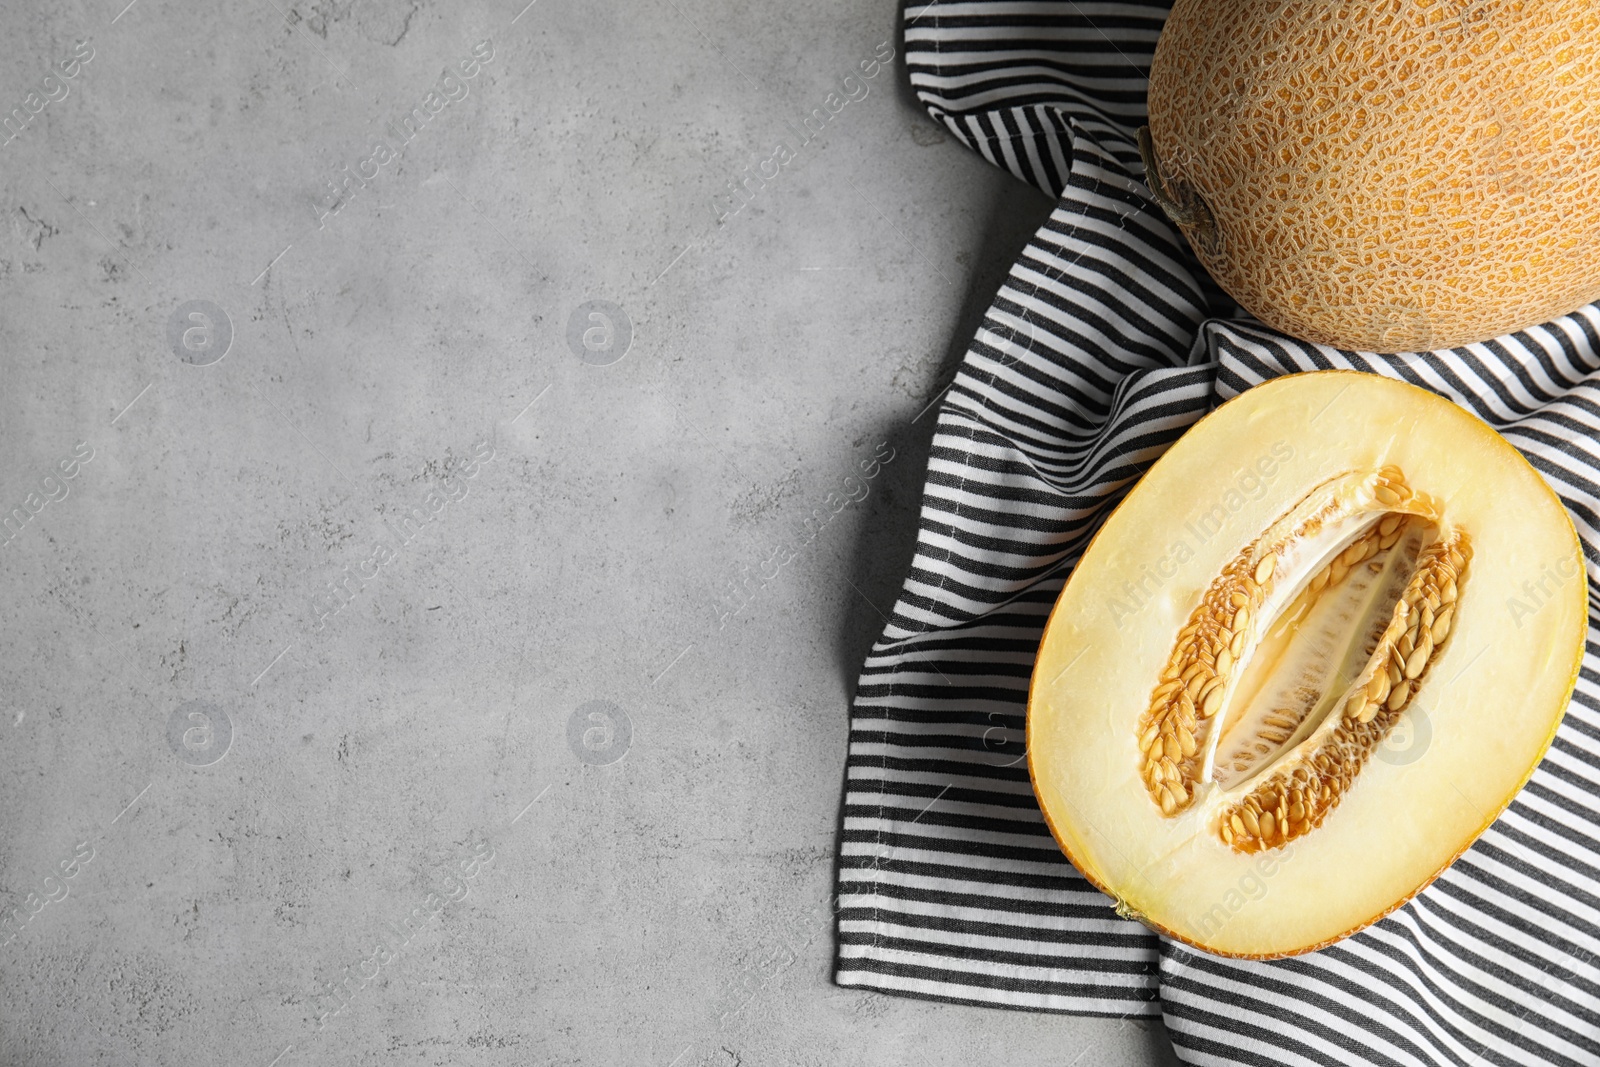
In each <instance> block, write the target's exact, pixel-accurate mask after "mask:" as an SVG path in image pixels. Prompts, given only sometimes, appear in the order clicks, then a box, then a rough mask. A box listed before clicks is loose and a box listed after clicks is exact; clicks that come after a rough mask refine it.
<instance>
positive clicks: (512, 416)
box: [0, 0, 1170, 1067]
mask: <svg viewBox="0 0 1600 1067" xmlns="http://www.w3.org/2000/svg"><path fill="white" fill-rule="evenodd" d="M523 2H524V0H509V2H504V3H485V2H481V0H470V2H467V3H462V4H453V5H444V4H437V3H426V4H425V3H417V2H407V0H403V2H377V0H371V2H365V0H356V2H338V3H332V2H320V3H291V2H290V0H260V2H259V3H243V2H238V0H225V2H224V3H223V4H222V5H220V6H217V7H211V6H205V5H200V6H196V5H190V4H178V3H174V2H172V0H135V3H133V4H129V5H127V6H126V7H124V6H123V5H124V3H125V0H111V2H108V3H102V2H99V0H96V2H94V3H75V4H68V5H64V6H60V7H57V6H54V5H44V4H39V3H28V4H19V5H7V6H6V7H4V8H3V9H0V41H4V44H3V45H0V52H3V54H4V57H5V63H4V66H3V76H0V93H3V94H4V96H3V97H0V108H3V109H4V111H5V112H6V114H7V118H6V126H5V129H4V131H3V132H0V140H3V141H4V144H3V145H0V181H3V198H4V200H3V210H4V212H5V229H4V235H3V241H0V330H3V334H0V345H3V349H0V350H3V352H4V388H3V390H0V448H3V453H0V455H3V460H4V461H3V464H0V511H3V513H4V515H5V530H4V534H3V535H0V540H3V541H4V547H3V549H0V583H3V584H0V591H3V594H4V602H5V608H6V610H5V611H4V612H3V614H0V633H3V646H0V647H3V648H4V650H5V655H4V658H3V663H0V906H3V908H4V913H3V914H4V918H3V920H0V942H4V944H3V947H0V989H3V990H4V992H5V995H4V996H3V997H0V1064H4V1065H7V1067H11V1065H29V1067H32V1065H54V1064H62V1065H66V1064H71V1065H74V1067H78V1065H89V1064H113V1063H114V1064H133V1063H143V1064H157V1063H160V1064H201V1063H216V1062H224V1061H225V1062H228V1063H232V1064H239V1065H242V1067H269V1065H270V1064H278V1065H281V1067H291V1065H295V1064H301V1063H317V1062H322V1063H335V1062H337V1063H363V1064H366V1063H371V1064H378V1063H384V1064H389V1063H402V1064H403V1063H437V1064H445V1063H481V1064H546V1063H559V1064H622V1063H628V1064H640V1065H648V1064H656V1065H660V1067H668V1065H677V1067H690V1065H695V1064H716V1065H724V1064H726V1065H732V1064H737V1063H741V1062H744V1063H773V1064H830V1065H832V1064H874V1065H876V1064H897V1063H905V1064H925V1063H937V1064H972V1063H985V1062H991V1063H992V1062H1005V1063H1014V1064H1070V1063H1075V1062H1081V1063H1083V1064H1097V1065H1098V1064H1134V1063H1166V1062H1170V1053H1169V1052H1168V1051H1167V1050H1166V1048H1165V1039H1164V1037H1163V1035H1162V1033H1161V1030H1160V1027H1159V1026H1158V1025H1155V1024H1151V1023H1133V1022H1119V1021H1116V1020H1087V1019H1075V1018H1065V1017H1052V1016H1039V1015H1029V1014H1020V1013H1010V1012H1000V1011H989V1010H980V1009H972V1008H963V1007H952V1006H942V1005H936V1004H927V1003H919V1002H915V1001H909V1000H901V999H894V998H887V997H881V996H875V995H869V994H863V993H860V992H854V991H845V990H841V989H838V988H836V987H834V986H832V985H831V984H830V983H829V981H828V974H829V965H830V959H831V953H832V929H831V923H830V921H829V917H828V908H827V901H828V894H829V891H830V889H831V886H832V870H833V856H834V835H835V832H836V826H837V818H838V802H839V785H840V781H841V774H842V758H843V752H844V735H845V709H846V703H847V699H848V696H849V692H850V689H851V687H852V686H853V684H854V678H855V673H856V670H857V668H858V667H859V665H860V659H861V656H862V654H863V653H864V652H865V650H866V648H867V646H868V645H869V644H870V642H871V640H872V639H873V637H874V636H875V632H876V630H877V629H878V627H879V626H880V624H881V621H882V617H881V612H883V611H885V610H887V608H888V607H889V606H890V604H891V603H892V601H893V598H894V595H895V592H896V590H897V588H898V585H899V572H900V570H901V569H902V568H903V567H904V566H905V565H906V562H907V560H908V558H909V552H910V547H911V540H912V535H911V531H912V529H913V527H914V524H915V521H916V507H917V498H918V494H919V492H920V485H921V480H922V475H923V469H924V464H925V462H926V455H927V447H928V438H929V436H930V433H931V423H932V418H931V416H930V415H928V414H926V410H927V407H928V405H929V404H930V403H931V402H932V401H934V400H935V399H936V398H937V396H938V395H939V392H940V390H941V388H942V386H943V385H944V384H945V382H946V381H947V380H948V378H949V376H950V374H951V370H952V367H953V365H954V363H955V361H956V360H958V359H959V356H960V353H961V351H962V350H963V348H964V346H965V343H966V340H967V338H968V337H969V336H970V334H971V332H972V330H973V328H974V325H975V323H976V321H977V318H978V317H979V316H980V315H981V313H982V310H983V308H984V306H985V305H986V304H987V302H988V299H989V297H990V295H991V294H992V293H993V291H994V288H995V287H996V285H997V284H998V281H999V279H1000V278H1001V277H1002V276H1003V274H1004V272H1005V270H1006V269H1007V267H1008V266H1009V264H1010V262H1011V259H1012V258H1013V257H1014V256H1015V254H1016V253H1017V251H1018V250H1019V249H1020V248H1021V246H1022V245H1023V243H1024V242H1025V240H1026V238H1027V236H1028V234H1029V233H1030V232H1031V231H1032V229H1033V228H1034V226H1035V225H1037V223H1038V222H1039V221H1041V220H1042V219H1043V217H1044V215H1045V214H1046V212H1047V211H1048V208H1049V205H1048V204H1047V203H1046V202H1045V201H1044V200H1043V199H1042V198H1040V197H1039V196H1038V195H1037V194H1034V193H1031V192H1029V191H1027V190H1025V189H1023V188H1021V187H1020V186H1019V185H1018V184H1017V183H1016V182H1015V181H1013V180H1012V179H1009V178H1007V177H1004V176H1003V175H1001V174H1000V173H999V172H998V171H997V170H995V169H994V168H991V167H989V166H987V165H986V164H984V163H983V162H982V161H981V160H979V159H978V158H976V157H975V156H973V155H972V154H970V153H968V152H967V151H965V150H964V149H962V148H960V147H959V146H957V145H956V144H954V143H953V142H952V141H950V140H948V139H947V138H946V137H945V136H944V135H943V133H942V132H941V131H940V130H939V129H938V128H937V127H935V126H934V125H933V123H932V122H931V121H930V120H928V119H927V118H926V116H925V115H924V114H923V113H922V112H921V111H920V109H919V108H918V107H917V106H916V104H915V102H914V101H912V100H911V99H910V96H909V92H908V91H907V89H906V88H905V87H904V71H903V68H901V67H900V66H899V62H898V56H897V57H896V60H895V62H894V63H891V64H883V63H881V62H879V61H877V60H875V56H876V57H880V58H881V56H882V55H883V49H884V47H885V45H884V42H887V46H886V47H887V48H888V49H890V50H893V51H894V52H898V51H899V41H898V38H897V33H896V30H895V27H896V24H897V20H896V12H895V10H894V9H893V7H891V6H890V5H887V4H883V3H878V2H874V3H871V4H838V3H835V4H826V5H820V6H819V5H809V6H808V5H801V6H795V5H776V4H767V5H762V6H761V7H759V8H756V9H752V8H749V7H747V6H746V5H743V4H739V3H734V2H730V0H651V2H646V3H640V4H636V5H620V4H603V5H581V4H578V3H575V2H573V0H538V2H536V3H534V4H532V5H530V6H528V7H526V8H523V7H521V4H522V3H523ZM80 42H82V43H80ZM868 70H872V71H873V73H872V74H871V76H869V75H868V74H867V73H866V72H867V71H868ZM847 75H848V76H851V77H849V78H847ZM735 186H737V187H739V188H740V189H742V193H736V192H735V191H734V187H735Z"/></svg>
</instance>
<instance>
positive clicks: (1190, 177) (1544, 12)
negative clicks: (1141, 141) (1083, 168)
mask: <svg viewBox="0 0 1600 1067" xmlns="http://www.w3.org/2000/svg"><path fill="white" fill-rule="evenodd" d="M1597 41H1600V3H1596V2H1595V0H1497V2H1490V3H1484V2H1470V3H1469V2H1467V0H1364V2H1356V0H1349V2H1338V0H1302V2H1293V0H1177V2H1176V3H1175V4H1174V5H1173V8H1172V14H1171V16H1170V17H1169V19H1168V21H1167V23H1166V27H1165V29H1164V30H1163V31H1162V35H1161V38H1160V41H1159V42H1158V44H1157V47H1156V52H1155V57H1154V60H1153V63H1152V66H1151V69H1150V93H1149V111H1150V118H1149V125H1150V136H1151V141H1152V143H1153V147H1154V149H1155V154H1156V157H1157V158H1158V159H1159V161H1160V164H1161V169H1162V171H1163V173H1164V174H1165V175H1166V177H1167V181H1168V183H1171V184H1172V185H1176V186H1180V187H1182V186H1187V187H1188V189H1190V190H1192V191H1193V192H1195V193H1197V194H1198V195H1199V197H1200V198H1201V199H1202V200H1203V201H1204V202H1205V206H1206V207H1207V208H1209V209H1210V214H1211V215H1212V216H1213V218H1214V220H1215V226H1214V228H1212V231H1211V232H1210V233H1202V232H1199V231H1198V230H1197V227H1196V226H1195V225H1193V224H1187V225H1183V226H1182V229H1183V230H1184V233H1185V235H1186V236H1187V237H1188V238H1189V241H1190V244H1191V245H1192V246H1193V247H1194V249H1195V253H1196V255H1197V256H1198V257H1199V259H1200V261H1201V263H1202V264H1203V265H1204V266H1205V268H1206V269H1207V270H1208V271H1209V272H1210V273H1211V275H1212V276H1213V277H1214V278H1215V279H1216V281H1217V283H1218V284H1219V285H1221V286H1222V288H1223V289H1225V290H1226V291H1227V292H1228V293H1229V294H1230V295H1232V296H1233V298H1234V299H1235V300H1237V301H1238V302H1239V303H1240V304H1241V305H1242V306H1243V307H1245V308H1246V309H1247V310H1248V311H1250V312H1251V313H1252V314H1254V315H1255V316H1256V317H1257V318H1259V319H1261V320H1262V321H1263V322H1265V323H1266V324H1267V325H1269V326H1272V327H1273V328H1275V329H1277V330H1280V331H1282V332H1284V333H1287V334H1290V335H1292V336H1295V337H1299V338H1301V339H1304V340H1308V341H1314V342H1320V343H1323V344H1330V345H1336V346H1338V347H1340V348H1345V349H1356V350H1361V351H1374V352H1398V351H1417V350H1426V349H1436V348H1449V347H1455V346H1458V345H1463V344H1469V343H1472V342H1476V341H1484V340H1488V339H1489V338H1492V337H1497V336H1500V335H1502V334H1506V333H1511V332H1513V331H1516V330H1520V329H1524V328H1526V327H1529V326H1534V325H1537V324H1539V323H1542V322H1547V321H1549V320H1551V319H1554V318H1558V317H1559V316H1561V315H1564V314H1567V313H1568V312H1571V311H1573V310H1575V309H1577V308H1579V307H1582V306H1583V305H1585V304H1588V303H1591V302H1593V301H1595V300H1597V299H1600V47H1597V45H1596V42H1597ZM1150 180H1151V182H1152V185H1154V183H1155V178H1154V176H1151V178H1150Z"/></svg>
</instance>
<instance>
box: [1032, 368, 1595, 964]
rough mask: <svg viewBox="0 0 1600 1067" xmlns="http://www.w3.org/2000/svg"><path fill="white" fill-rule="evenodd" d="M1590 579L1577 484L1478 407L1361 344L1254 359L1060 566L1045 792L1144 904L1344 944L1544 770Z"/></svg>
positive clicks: (1071, 852)
mask: <svg viewBox="0 0 1600 1067" xmlns="http://www.w3.org/2000/svg"><path fill="white" fill-rule="evenodd" d="M1587 590H1588V585H1587V578H1586V574H1585V569H1584V560H1583V555H1582V552H1581V549H1580V547H1579V543H1578V538H1577V534H1576V532H1575V531H1574V529H1573V526H1572V523H1571V521H1570V519H1569V518H1568V516H1567V513H1566V511H1565V510H1564V509H1563V507H1562V505H1561V503H1560V501H1559V500H1558V499H1557V498H1556V496H1555V494H1554V493H1553V492H1552V491H1551V490H1550V487H1549V486H1548V485H1547V484H1546V483H1545V481H1544V480H1543V479H1542V478H1541V477H1540V476H1539V475H1538V473H1537V472H1535V471H1534V470H1533V469H1532V467H1530V466H1529V464H1528V462H1527V461H1526V460H1525V459H1523V457H1522V456H1521V454H1520V453H1518V452H1517V451H1516V450H1515V449H1514V448H1512V447H1511V446H1510V445H1509V444H1508V443H1507V442H1506V441H1505V439H1504V438H1502V437H1500V436H1499V434H1497V433H1495V432H1494V430H1492V429H1491V428H1490V427H1489V426H1488V425H1486V424H1485V423H1483V422H1482V421H1481V420H1479V419H1478V418H1477V417H1475V416H1474V415H1472V414H1470V413H1468V412H1467V411H1465V410H1464V409H1462V408H1460V407H1457V406H1456V405H1454V404H1451V403H1450V402H1448V401H1446V400H1444V399H1442V398H1440V397H1438V396H1435V395H1434V394H1432V393H1429V392H1427V391H1425V390H1422V389H1418V388H1416V387H1415V386H1411V385H1408V384H1405V383H1403V382H1397V381H1393V380H1390V379H1386V378H1381V377H1378V376H1376V375H1369V374H1362V373H1357V372H1353V371H1318V372H1312V373H1306V374H1297V375H1291V376H1288V377H1284V378H1279V379H1275V380H1273V381H1270V382H1268V383H1265V384H1263V385H1260V386H1257V387H1255V388H1253V389H1250V390H1248V391H1246V392H1245V393H1243V394H1241V395H1240V396H1238V397H1236V398H1235V399H1233V400H1230V401H1229V402H1228V403H1226V404H1224V405H1222V406H1221V407H1219V408H1218V409H1217V410H1216V411H1215V412H1213V413H1212V414H1210V415H1208V416H1207V417H1206V418H1204V419H1202V420H1201V421H1200V422H1199V423H1197V424H1196V425H1195V426H1194V427H1193V428H1192V429H1190V430H1189V431H1188V432H1187V433H1186V434H1185V435H1184V436H1183V437H1182V438H1180V439H1179V440H1178V441H1177V442H1176V443H1175V444H1174V445H1173V446H1172V448H1171V449H1169V450H1168V451H1167V452H1166V453H1165V454H1164V455H1163V456H1162V457H1161V459H1160V460H1158V461H1157V462H1156V463H1155V464H1154V465H1153V466H1152V467H1151V469H1150V471H1149V472H1148V473H1147V474H1146V475H1145V476H1144V478H1143V479H1141V480H1140V482H1139V483H1138V485H1137V486H1136V487H1135V488H1134V489H1133V490H1132V492H1130V493H1129V494H1128V496H1127V498H1126V499H1125V500H1124V501H1123V502H1122V504H1121V505H1120V506H1119V507H1118V508H1117V509H1116V510H1115V511H1114V512H1113V513H1112V515H1111V516H1110V517H1109V518H1108V519H1107V521H1106V523H1105V525H1104V527H1103V528H1102V529H1101V531H1100V532H1099V533H1098V534H1097V535H1096V537H1095V539H1094V541H1093V543H1092V544H1091V545H1090V547H1089V549H1088V550H1087V552H1086V553H1085V554H1084V556H1083V558H1082V560H1081V561H1080V562H1079V563H1078V566H1077V568H1076V569H1075V570H1074V572H1073V574H1072V576H1071V578H1070V580H1069V581H1068V582H1067V583H1066V585H1065V587H1064V588H1063V590H1062V592H1061V595H1060V597H1059V599H1058V600H1057V603H1056V605H1055V608H1054V610H1053V611H1052V613H1051V615H1050V619H1049V623H1048V625H1047V627H1046V629H1045V633H1044V637H1043V640H1042V642H1041V645H1040V648H1039V653H1038V657H1037V660H1036V663H1035V668H1034V673H1033V679H1032V685H1031V687H1030V693H1029V701H1028V717H1027V753H1028V768H1029V772H1030V774H1031V776H1032V780H1033V786H1034V792H1035V795H1036V796H1037V798H1038V801H1039V805H1040V808H1041V809H1042V811H1043V813H1044V816H1045V820H1046V822H1047V823H1048V824H1049V826H1050V829H1051V832H1052V833H1053V834H1054V836H1055V839H1056V841H1057V842H1058V843H1059V845H1060V846H1061V849H1062V850H1063V852H1065V853H1066V855H1067V857H1068V858H1069V859H1070V860H1071V861H1072V862H1073V864H1074V865H1075V866H1076V867H1077V868H1078V870H1079V871H1081V872H1082V873H1083V875H1084V876H1085V877H1086V878H1088V879H1089V881H1090V882H1092V883H1094V884H1095V885H1096V886H1098V887H1099V888H1100V889H1102V890H1104V891H1105V892H1106V893H1107V894H1108V895H1109V896H1110V897H1111V898H1112V900H1113V902H1114V904H1115V906H1116V908H1117V909H1118V911H1119V912H1121V913H1122V914H1123V915H1126V916H1130V917H1134V918H1137V919H1139V920H1141V921H1143V922H1144V923H1146V924H1147V925H1149V926H1150V927H1152V928H1153V929H1155V930H1158V931H1160V932H1162V933H1164V934H1167V935H1169V936H1171V937H1174V938H1177V939H1179V940H1181V941H1184V942H1187V943H1188V944H1190V945H1193V946H1195V947H1197V948H1201V949H1204V950H1206V951H1209V952H1214V953H1218V954H1222V955H1232V956H1246V957H1277V956H1285V955H1293V954H1296V953H1300V952H1305V951H1309V950H1311V949H1314V948H1317V947H1320V946H1323V945H1327V944H1330V943H1332V942H1334V941H1336V940H1338V939H1340V938H1342V937H1345V936H1347V935H1348V934H1351V933H1353V932H1355V931H1357V930H1359V929H1361V928H1362V927H1364V926H1366V925H1368V924H1369V923H1372V922H1374V921H1376V920H1377V919H1379V918H1381V917H1382V916H1384V915H1386V914H1388V913H1389V912H1390V911H1392V910H1393V909H1394V908H1396V907H1398V906H1399V905H1401V904H1403V903H1404V902H1405V901H1406V900H1408V899H1410V898H1411V896H1412V895H1413V894H1415V893H1416V892H1417V891H1418V890H1419V889H1420V888H1422V887H1423V886H1425V885H1427V884H1428V883H1429V882H1430V881H1432V880H1433V879H1434V878H1435V877H1436V876H1437V875H1438V874H1439V872H1440V871H1442V870H1443V869H1444V868H1445V867H1447V866H1448V865H1449V864H1450V863H1451V862H1452V861H1453V860H1454V859H1455V858H1456V857H1457V856H1458V855H1460V853H1461V852H1462V851H1463V850H1464V849H1466V848H1467V846H1469V845H1470V844H1471V843H1472V842H1473V840H1475V839H1476V838H1477V837H1478V835H1479V834H1481V833H1482V832H1483V831H1484V830H1485V829H1486V828H1487V827H1488V826H1489V824H1490V823H1491V822H1492V821H1493V820H1494V818H1495V817H1496V816H1497V815H1498V814H1499V813H1500V812H1501V811H1502V810H1503V809H1504V808H1505V807H1506V805H1507V804H1509V803H1510V802H1511V800H1512V798H1513V797H1514V796H1515V795H1516V793H1517V791H1518V790H1519V789H1520V788H1521V787H1522V785H1523V783H1524V782H1526V780H1527V779H1528V777H1529V775H1531V774H1532V772H1533V770H1534V768H1535V766H1536V765H1537V764H1538V762H1539V760H1540V759H1541V757H1542V756H1543V754H1544V752H1545V749H1546V748H1547V746H1548V745H1549V744H1550V741H1551V738H1552V737H1553V735H1554V733H1555V730H1556V728H1557V726H1558V725H1559V724H1560V722H1561V718H1562V715H1563V713H1564V711H1565V709H1566V707H1567V703H1568V700H1569V698H1570V696H1571V693H1572V689H1573V686H1574V684H1575V682H1576V680H1577V674H1578V667H1579V662H1580V659H1581V657H1582V654H1583V647H1584V639H1585V635H1586V633H1587V601H1588V595H1587Z"/></svg>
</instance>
